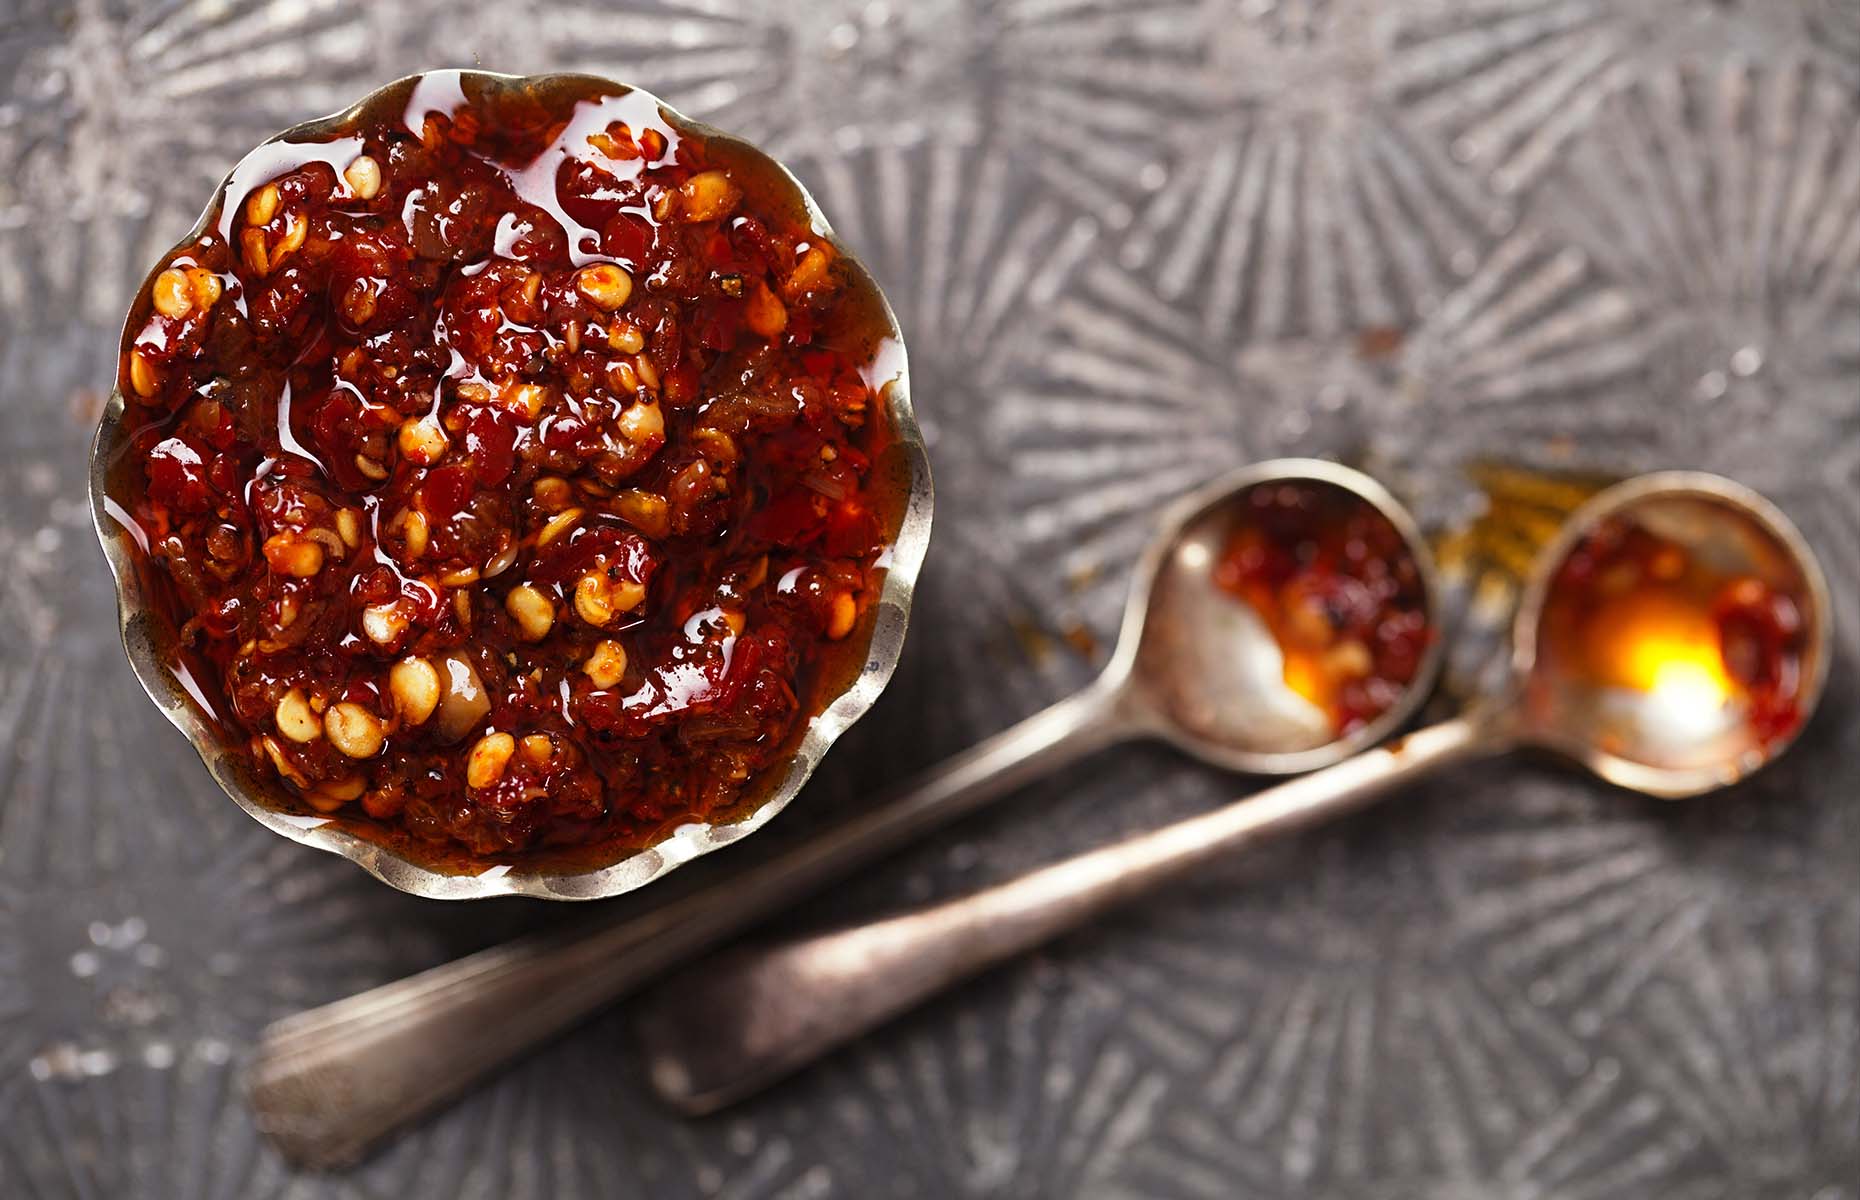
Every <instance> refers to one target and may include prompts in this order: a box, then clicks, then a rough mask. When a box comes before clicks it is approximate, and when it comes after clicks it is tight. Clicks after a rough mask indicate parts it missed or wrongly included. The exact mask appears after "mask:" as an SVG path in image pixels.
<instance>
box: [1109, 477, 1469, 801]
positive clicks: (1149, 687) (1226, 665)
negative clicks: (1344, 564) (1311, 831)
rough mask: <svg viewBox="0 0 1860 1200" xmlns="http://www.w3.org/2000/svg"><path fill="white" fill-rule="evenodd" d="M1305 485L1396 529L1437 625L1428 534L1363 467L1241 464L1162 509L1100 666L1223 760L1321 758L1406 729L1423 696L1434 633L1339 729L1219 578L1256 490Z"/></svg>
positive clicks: (1298, 763)
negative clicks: (1386, 694) (1387, 697)
mask: <svg viewBox="0 0 1860 1200" xmlns="http://www.w3.org/2000/svg"><path fill="white" fill-rule="evenodd" d="M1287 483H1293V484H1307V485H1313V486H1314V487H1315V488H1316V489H1318V490H1320V491H1332V490H1334V491H1335V492H1337V493H1340V494H1342V495H1345V496H1348V497H1350V498H1353V499H1356V500H1360V501H1362V502H1363V503H1365V504H1367V505H1368V506H1369V507H1370V508H1371V509H1373V510H1374V512H1375V513H1376V514H1377V515H1378V516H1379V517H1381V518H1382V519H1383V520H1386V521H1387V522H1388V524H1389V525H1390V526H1391V527H1392V528H1393V529H1394V530H1395V532H1396V533H1397V534H1398V535H1399V536H1400V539H1401V543H1402V547H1403V550H1404V552H1405V554H1406V556H1407V557H1408V558H1409V559H1410V560H1411V561H1412V562H1413V564H1414V569H1415V573H1416V574H1417V575H1418V576H1419V578H1420V583H1421V588H1422V592H1423V595H1424V597H1425V605H1426V610H1427V624H1428V627H1429V628H1430V629H1432V628H1434V626H1435V621H1436V612H1435V609H1436V607H1437V605H1438V597H1439V586H1438V583H1437V580H1436V575H1435V568H1434V557H1433V553H1432V551H1430V550H1429V549H1428V545H1427V540H1426V539H1425V538H1424V537H1423V536H1422V535H1421V531H1420V529H1419V528H1418V527H1417V526H1416V525H1415V522H1414V518H1413V517H1412V516H1411V515H1410V514H1409V513H1408V510H1407V509H1406V507H1404V506H1403V505H1402V503H1401V502H1400V501H1399V500H1397V499H1396V498H1395V497H1394V496H1392V495H1391V494H1390V493H1389V491H1388V489H1387V488H1385V487H1383V486H1382V485H1381V484H1379V483H1377V482H1376V481H1375V480H1373V479H1371V478H1370V477H1369V476H1367V475H1365V474H1363V473H1362V472H1361V471H1357V470H1353V469H1351V468H1350V467H1345V466H1341V465H1339V464H1337V463H1333V462H1326V461H1323V460H1321V459H1310V458H1284V459H1275V460H1272V461H1270V462H1262V463H1255V464H1253V465H1251V466H1248V467H1243V468H1241V469H1240V470H1238V471H1235V472H1233V473H1231V474H1229V475H1227V476H1225V477H1223V478H1221V479H1218V480H1215V481H1214V482H1212V483H1210V484H1209V485H1208V486H1206V487H1204V488H1202V489H1200V490H1198V491H1196V492H1194V493H1193V494H1191V495H1189V496H1187V497H1185V498H1184V499H1183V500H1181V501H1180V502H1179V503H1177V504H1176V505H1174V506H1173V507H1171V508H1170V510H1169V511H1168V512H1167V513H1166V514H1164V516H1163V518H1162V521H1161V523H1160V527H1159V530H1158V533H1157V535H1156V537H1155V539H1154V540H1153V541H1152V543H1151V545H1150V547H1149V550H1148V552H1147V553H1146V554H1145V555H1144V557H1143V560H1142V562H1141V563H1140V564H1139V565H1138V568H1137V574H1136V578H1135V583H1134V584H1133V586H1132V588H1131V594H1130V600H1129V602H1128V604H1127V605H1126V607H1125V612H1124V621H1123V628H1122V630H1121V634H1120V637H1119V639H1118V649H1117V653H1116V654H1115V655H1114V656H1113V658H1112V661H1111V665H1110V667H1109V668H1108V669H1107V670H1106V676H1107V677H1109V678H1112V679H1115V680H1117V681H1119V682H1120V683H1121V684H1123V685H1124V686H1126V687H1127V688H1128V694H1129V695H1130V696H1131V697H1132V698H1133V702H1134V705H1135V706H1136V707H1137V709H1138V710H1139V711H1141V712H1143V713H1146V714H1147V716H1148V718H1149V720H1148V722H1147V724H1148V732H1150V733H1151V734H1153V735H1154V736H1157V737H1160V738H1162V739H1163V740H1165V741H1168V742H1170V743H1172V744H1173V745H1175V746H1176V747H1177V748H1178V749H1180V750H1182V751H1183V752H1185V753H1187V754H1191V755H1193V756H1194V757H1196V758H1199V759H1202V760H1203V761H1205V762H1209V763H1212V764H1214V765H1216V766H1220V767H1224V768H1226V769H1228V770H1233V771H1243V772H1246V773H1248V774H1253V775H1289V774H1296V773H1298V772H1301V771H1309V770H1312V769H1313V768H1316V767H1322V766H1326V765H1328V764H1330V763H1333V762H1336V761H1338V760H1339V759H1343V758H1347V757H1349V756H1350V755H1352V754H1355V753H1357V752H1358V751H1360V750H1362V749H1364V748H1365V747H1368V746H1372V745H1374V744H1375V743H1377V742H1379V741H1381V740H1382V739H1383V738H1385V737H1387V736H1388V735H1389V734H1390V733H1392V732H1393V731H1394V730H1396V729H1398V728H1400V727H1401V725H1402V724H1404V723H1405V722H1406V721H1407V720H1408V718H1410V717H1411V716H1413V715H1414V712H1415V710H1416V709H1417V708H1419V707H1420V705H1421V703H1422V702H1423V701H1424V700H1425V699H1426V698H1427V695H1428V692H1429V691H1430V690H1431V687H1432V684H1433V681H1434V677H1435V676H1436V675H1437V674H1438V672H1439V669H1440V660H1441V655H1442V653H1443V648H1444V647H1443V643H1442V641H1441V639H1440V638H1439V637H1434V638H1432V639H1431V640H1430V641H1429V643H1428V645H1427V648H1426V650H1425V651H1424V652H1423V654H1422V657H1421V661H1420V664H1419V666H1418V668H1417V670H1416V672H1415V674H1414V677H1413V679H1412V680H1411V681H1410V682H1409V684H1408V685H1407V686H1406V687H1405V688H1404V689H1403V691H1402V693H1401V695H1400V697H1399V698H1398V699H1397V700H1396V701H1395V702H1394V703H1393V704H1391V705H1389V707H1387V708H1386V709H1384V710H1383V711H1382V712H1381V713H1380V714H1378V715H1377V716H1376V717H1375V718H1374V719H1373V720H1371V721H1368V722H1366V723H1364V724H1362V725H1359V726H1357V727H1356V728H1354V729H1352V730H1350V731H1349V732H1347V733H1344V734H1342V735H1339V734H1338V733H1337V732H1336V730H1335V729H1334V728H1333V727H1332V723H1331V721H1330V719H1329V717H1328V715H1327V714H1326V713H1325V712H1324V711H1323V710H1322V709H1320V708H1318V707H1317V706H1316V705H1314V704H1313V703H1312V702H1311V701H1309V700H1307V699H1306V698H1305V697H1304V696H1302V695H1300V694H1299V693H1298V692H1297V691H1295V690H1293V688H1292V687H1291V686H1290V685H1288V684H1287V682H1286V675H1285V653H1284V651H1283V650H1282V649H1281V648H1280V644H1279V641H1278V639H1277V638H1276V637H1275V635H1274V633H1273V631H1272V630H1271V629H1270V628H1269V627H1268V626H1267V624H1266V622H1265V620H1264V619H1263V618H1262V617H1261V616H1260V615H1259V613H1258V612H1256V611H1255V610H1254V609H1253V608H1252V607H1251V606H1250V605H1248V604H1245V603H1243V602H1238V601H1237V600H1236V598H1235V597H1234V596H1232V595H1230V594H1229V593H1227V592H1226V591H1225V590H1223V589H1222V588H1221V587H1220V586H1219V584H1217V583H1216V582H1215V578H1214V576H1215V564H1216V562H1217V561H1218V560H1219V558H1220V556H1221V554H1222V551H1223V547H1225V546H1226V545H1227V543H1228V540H1229V539H1230V538H1231V537H1232V535H1233V533H1234V532H1235V530H1236V529H1237V528H1239V527H1240V526H1241V525H1243V524H1244V523H1245V522H1246V521H1247V519H1248V509H1249V507H1250V501H1251V500H1252V498H1253V497H1254V496H1255V494H1256V493H1257V492H1258V491H1259V490H1260V489H1263V488H1274V487H1279V486H1281V485H1284V484H1287Z"/></svg>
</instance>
